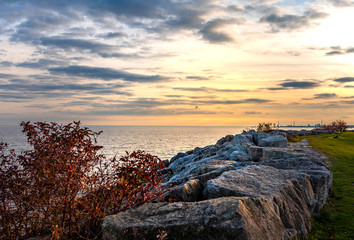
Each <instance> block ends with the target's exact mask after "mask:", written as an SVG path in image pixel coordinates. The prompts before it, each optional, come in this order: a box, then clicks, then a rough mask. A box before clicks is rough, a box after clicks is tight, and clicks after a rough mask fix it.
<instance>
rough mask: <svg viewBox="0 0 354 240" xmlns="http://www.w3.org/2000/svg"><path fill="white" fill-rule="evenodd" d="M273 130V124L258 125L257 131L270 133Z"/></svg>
mask: <svg viewBox="0 0 354 240" xmlns="http://www.w3.org/2000/svg"><path fill="white" fill-rule="evenodd" d="M272 126H273V127H272ZM273 128H275V123H270V122H269V123H265V122H264V123H258V127H257V131H262V132H271V131H273Z"/></svg>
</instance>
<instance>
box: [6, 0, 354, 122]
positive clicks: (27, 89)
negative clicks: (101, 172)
mask: <svg viewBox="0 0 354 240" xmlns="http://www.w3.org/2000/svg"><path fill="white" fill-rule="evenodd" d="M0 4H1V8H0V124H18V123H19V122H20V121H22V120H25V121H27V120H31V121H57V122H69V121H73V120H81V121H82V122H83V123H84V124H107V125H211V126H213V125H216V126H240V125H241V126H247V125H254V124H257V123H258V122H264V121H267V122H268V121H270V122H278V121H279V122H280V123H281V124H286V125H287V124H291V123H292V122H293V121H296V124H308V123H311V124H315V123H318V122H320V121H321V120H322V121H323V122H325V123H326V122H330V121H332V120H335V119H343V120H345V121H346V122H348V123H350V124H354V67H353V66H354V31H353V29H352V28H353V26H352V24H353V22H354V1H352V0H308V1H303V0H287V1H286V0H284V1H281V0H224V1H222V0H111V1H109V0H100V1H86V0H70V1H66V0H63V1H48V0H27V1H26V0H22V1H17V0H11V1H9V0H6V1H3V0H0Z"/></svg>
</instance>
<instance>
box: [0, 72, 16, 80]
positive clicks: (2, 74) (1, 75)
mask: <svg viewBox="0 0 354 240" xmlns="http://www.w3.org/2000/svg"><path fill="white" fill-rule="evenodd" d="M13 77H15V76H14V75H12V74H6V73H0V78H7V79H9V78H13Z"/></svg>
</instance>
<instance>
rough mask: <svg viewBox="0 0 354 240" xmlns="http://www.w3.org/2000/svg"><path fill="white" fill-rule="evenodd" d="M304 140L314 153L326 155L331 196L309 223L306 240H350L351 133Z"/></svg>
mask: <svg viewBox="0 0 354 240" xmlns="http://www.w3.org/2000/svg"><path fill="white" fill-rule="evenodd" d="M335 136H336V135H335V134H332V135H331V134H326V135H314V136H307V137H306V138H308V140H309V143H310V144H311V146H312V147H313V148H314V149H317V150H320V151H322V152H324V153H326V154H327V155H329V157H330V158H329V161H330V163H329V164H330V166H331V167H330V168H331V170H332V172H333V186H332V194H331V196H330V197H329V198H328V199H327V203H326V205H325V207H324V208H323V209H322V210H321V212H320V215H319V216H315V217H313V219H312V230H311V233H310V236H309V239H310V240H315V239H316V240H319V239H321V240H322V239H323V240H325V239H335V240H342V239H354V132H345V133H343V134H341V135H340V136H338V137H337V138H336V137H335Z"/></svg>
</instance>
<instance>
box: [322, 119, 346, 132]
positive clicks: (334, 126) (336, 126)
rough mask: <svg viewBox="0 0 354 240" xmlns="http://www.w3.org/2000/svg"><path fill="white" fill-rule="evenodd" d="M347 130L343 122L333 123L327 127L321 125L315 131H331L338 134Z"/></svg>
mask: <svg viewBox="0 0 354 240" xmlns="http://www.w3.org/2000/svg"><path fill="white" fill-rule="evenodd" d="M348 128H349V126H348V124H347V123H346V122H345V121H343V120H336V121H333V122H332V123H331V124H329V125H323V126H321V127H319V128H316V130H333V131H338V132H345V131H346V130H347V129H348Z"/></svg>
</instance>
